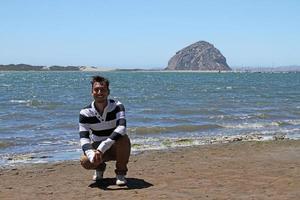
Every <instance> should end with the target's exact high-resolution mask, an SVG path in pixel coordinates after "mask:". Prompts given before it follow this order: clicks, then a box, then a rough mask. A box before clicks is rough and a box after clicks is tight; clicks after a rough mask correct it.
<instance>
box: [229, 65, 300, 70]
mask: <svg viewBox="0 0 300 200" xmlns="http://www.w3.org/2000/svg"><path fill="white" fill-rule="evenodd" d="M232 70H233V71H236V72H300V66H298V65H292V66H280V67H233V68H232Z"/></svg>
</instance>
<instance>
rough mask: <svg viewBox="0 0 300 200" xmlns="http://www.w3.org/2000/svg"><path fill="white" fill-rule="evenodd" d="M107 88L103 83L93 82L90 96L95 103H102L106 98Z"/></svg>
mask: <svg viewBox="0 0 300 200" xmlns="http://www.w3.org/2000/svg"><path fill="white" fill-rule="evenodd" d="M108 94H109V92H108V88H107V85H106V83H105V82H95V83H94V84H93V90H92V95H93V97H94V99H95V101H96V102H98V103H104V102H105V101H106V100H107V97H108Z"/></svg>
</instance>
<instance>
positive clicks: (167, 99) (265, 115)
mask: <svg viewBox="0 0 300 200" xmlns="http://www.w3.org/2000/svg"><path fill="white" fill-rule="evenodd" d="M93 75H103V76H106V77H107V78H109V80H110V82H111V86H110V89H111V95H110V97H111V98H114V99H117V100H119V101H121V102H122V103H123V104H124V105H125V108H126V116H127V126H128V129H127V133H128V135H129V137H130V138H131V141H132V150H133V151H132V153H138V152H141V151H147V150H152V149H158V150H159V149H169V148H176V147H182V146H193V145H203V144H215V143H222V142H230V141H239V140H250V141H251V140H254V141H260V140H272V139H276V138H281V139H282V138H289V139H300V89H299V88H300V73H234V72H230V73H198V72H144V71H140V72H124V71H113V72H0V93H1V95H0V167H1V166H2V167H3V166H8V165H17V164H23V163H42V162H56V161H61V160H78V159H79V157H80V154H81V153H82V150H81V148H80V144H79V134H78V117H79V111H80V109H81V108H83V107H84V106H86V105H88V104H89V103H90V102H91V101H92V97H91V86H90V78H91V76H93Z"/></svg>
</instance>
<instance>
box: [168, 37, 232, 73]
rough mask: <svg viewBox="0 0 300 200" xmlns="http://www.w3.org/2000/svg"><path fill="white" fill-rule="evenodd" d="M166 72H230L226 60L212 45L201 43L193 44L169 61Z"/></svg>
mask: <svg viewBox="0 0 300 200" xmlns="http://www.w3.org/2000/svg"><path fill="white" fill-rule="evenodd" d="M165 69H166V70H199V71H230V70H231V69H230V67H229V66H228V64H227V63H226V58H225V57H224V56H223V55H222V54H221V52H220V51H219V50H218V49H217V48H215V47H214V46H213V45H212V44H210V43H208V42H206V41H199V42H196V43H194V44H191V45H189V46H187V47H185V48H183V49H181V50H180V51H178V52H176V54H175V55H174V56H173V57H172V58H171V59H170V60H169V62H168V66H167V67H166V68H165Z"/></svg>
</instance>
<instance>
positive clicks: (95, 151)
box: [79, 76, 131, 186]
mask: <svg viewBox="0 0 300 200" xmlns="http://www.w3.org/2000/svg"><path fill="white" fill-rule="evenodd" d="M91 84H92V96H93V98H94V101H93V102H92V103H91V104H90V105H89V106H87V107H85V108H83V109H82V110H81V111H80V115H79V135H80V144H81V147H82V150H83V152H84V155H83V156H81V158H80V162H81V165H82V166H83V167H84V168H85V169H94V170H96V171H95V174H94V176H93V180H94V181H99V180H101V179H102V178H103V173H104V171H105V168H106V164H105V162H106V161H110V160H115V161H116V170H115V173H116V184H117V185H119V186H121V185H126V183H127V181H126V179H125V175H126V173H127V171H128V169H127V163H128V160H129V156H130V148H131V145H130V140H129V138H128V136H127V134H126V119H125V108H124V106H123V104H122V103H121V102H119V101H115V100H113V99H109V98H108V95H109V93H110V91H109V81H108V79H106V78H104V77H101V76H94V77H93V79H92V81H91Z"/></svg>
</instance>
